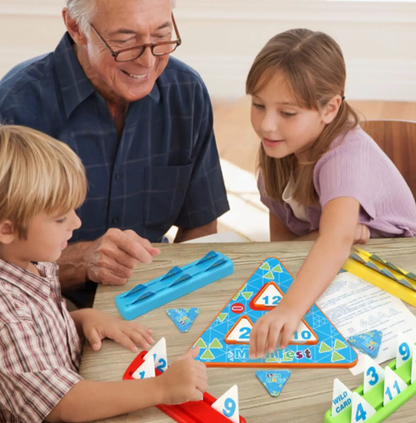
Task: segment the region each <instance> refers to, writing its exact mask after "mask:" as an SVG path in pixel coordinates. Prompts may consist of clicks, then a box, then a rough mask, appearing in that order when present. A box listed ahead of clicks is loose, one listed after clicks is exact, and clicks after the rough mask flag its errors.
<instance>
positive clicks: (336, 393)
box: [332, 379, 352, 418]
mask: <svg viewBox="0 0 416 423" xmlns="http://www.w3.org/2000/svg"><path fill="white" fill-rule="evenodd" d="M351 401H352V392H351V391H350V390H349V389H348V388H347V387H346V386H345V385H344V384H343V383H342V382H341V381H340V380H339V379H334V390H333V393H332V418H334V417H336V416H338V414H340V413H341V412H342V411H344V410H345V409H346V408H347V407H348V406H349V405H351Z"/></svg>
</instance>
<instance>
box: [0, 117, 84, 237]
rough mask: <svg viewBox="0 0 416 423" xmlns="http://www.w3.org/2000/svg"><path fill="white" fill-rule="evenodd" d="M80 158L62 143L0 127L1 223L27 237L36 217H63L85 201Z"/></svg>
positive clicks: (19, 128) (18, 128) (27, 131)
mask: <svg viewBox="0 0 416 423" xmlns="http://www.w3.org/2000/svg"><path fill="white" fill-rule="evenodd" d="M86 192H87V183H86V176H85V169H84V166H83V165H82V162H81V160H80V159H79V157H78V156H77V155H76V154H75V153H74V152H73V151H72V150H71V149H70V148H69V147H68V146H67V145H66V144H64V143H62V142H60V141H57V140H56V139H54V138H52V137H50V136H48V135H46V134H43V133H42V132H39V131H36V130H34V129H30V128H26V127H23V126H14V125H0V222H2V221H4V220H7V219H10V220H11V221H12V222H13V228H14V230H15V231H17V232H18V234H19V237H21V238H25V237H26V236H27V229H28V224H29V221H30V220H31V218H33V217H34V216H36V215H37V214H39V213H48V214H55V213H59V214H65V213H67V212H68V211H70V210H72V209H76V208H78V207H79V206H80V205H81V204H82V203H83V202H84V200H85V196H86Z"/></svg>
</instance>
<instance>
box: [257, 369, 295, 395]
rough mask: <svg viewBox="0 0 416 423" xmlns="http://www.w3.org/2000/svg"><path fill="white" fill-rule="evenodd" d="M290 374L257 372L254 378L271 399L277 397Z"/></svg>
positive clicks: (267, 371) (288, 372)
mask: <svg viewBox="0 0 416 423" xmlns="http://www.w3.org/2000/svg"><path fill="white" fill-rule="evenodd" d="M291 374H292V372H291V371H290V370H282V371H278V372H276V371H272V370H257V372H256V376H257V378H258V379H259V380H260V382H261V383H262V384H263V385H264V387H265V388H266V389H267V392H268V393H269V394H270V395H271V396H272V397H278V396H279V395H280V393H281V392H282V389H283V387H284V386H285V383H286V382H287V380H288V379H289V377H290V375H291Z"/></svg>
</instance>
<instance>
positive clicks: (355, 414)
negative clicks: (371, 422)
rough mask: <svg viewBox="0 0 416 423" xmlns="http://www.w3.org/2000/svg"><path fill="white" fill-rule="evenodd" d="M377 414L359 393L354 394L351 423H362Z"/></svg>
mask: <svg viewBox="0 0 416 423" xmlns="http://www.w3.org/2000/svg"><path fill="white" fill-rule="evenodd" d="M374 414H376V410H375V409H374V407H373V406H372V405H370V404H369V403H368V402H367V401H366V400H365V399H364V398H362V397H360V395H358V394H357V392H353V393H352V414H351V423H361V422H365V421H366V420H368V419H369V418H370V417H371V416H373V415H374Z"/></svg>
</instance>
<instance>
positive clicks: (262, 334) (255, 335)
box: [249, 304, 302, 359]
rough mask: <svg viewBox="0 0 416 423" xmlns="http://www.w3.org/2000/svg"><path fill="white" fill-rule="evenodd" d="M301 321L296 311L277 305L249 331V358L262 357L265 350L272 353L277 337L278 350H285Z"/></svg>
mask: <svg viewBox="0 0 416 423" xmlns="http://www.w3.org/2000/svg"><path fill="white" fill-rule="evenodd" d="M301 319H302V316H299V314H298V313H297V311H296V310H293V308H289V307H286V306H285V305H284V304H278V305H277V306H276V308H275V309H273V310H270V311H269V312H268V313H266V314H264V315H263V316H262V317H260V319H258V320H257V322H256V323H255V324H254V326H253V329H252V330H251V333H250V349H249V357H250V358H251V359H255V358H260V357H264V355H265V352H266V348H267V352H268V353H272V352H273V351H274V350H275V349H276V347H277V341H278V339H279V337H280V343H279V348H286V347H287V345H288V344H289V341H290V339H291V337H292V335H293V333H294V332H295V330H296V329H297V327H298V326H299V322H300V321H301Z"/></svg>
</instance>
